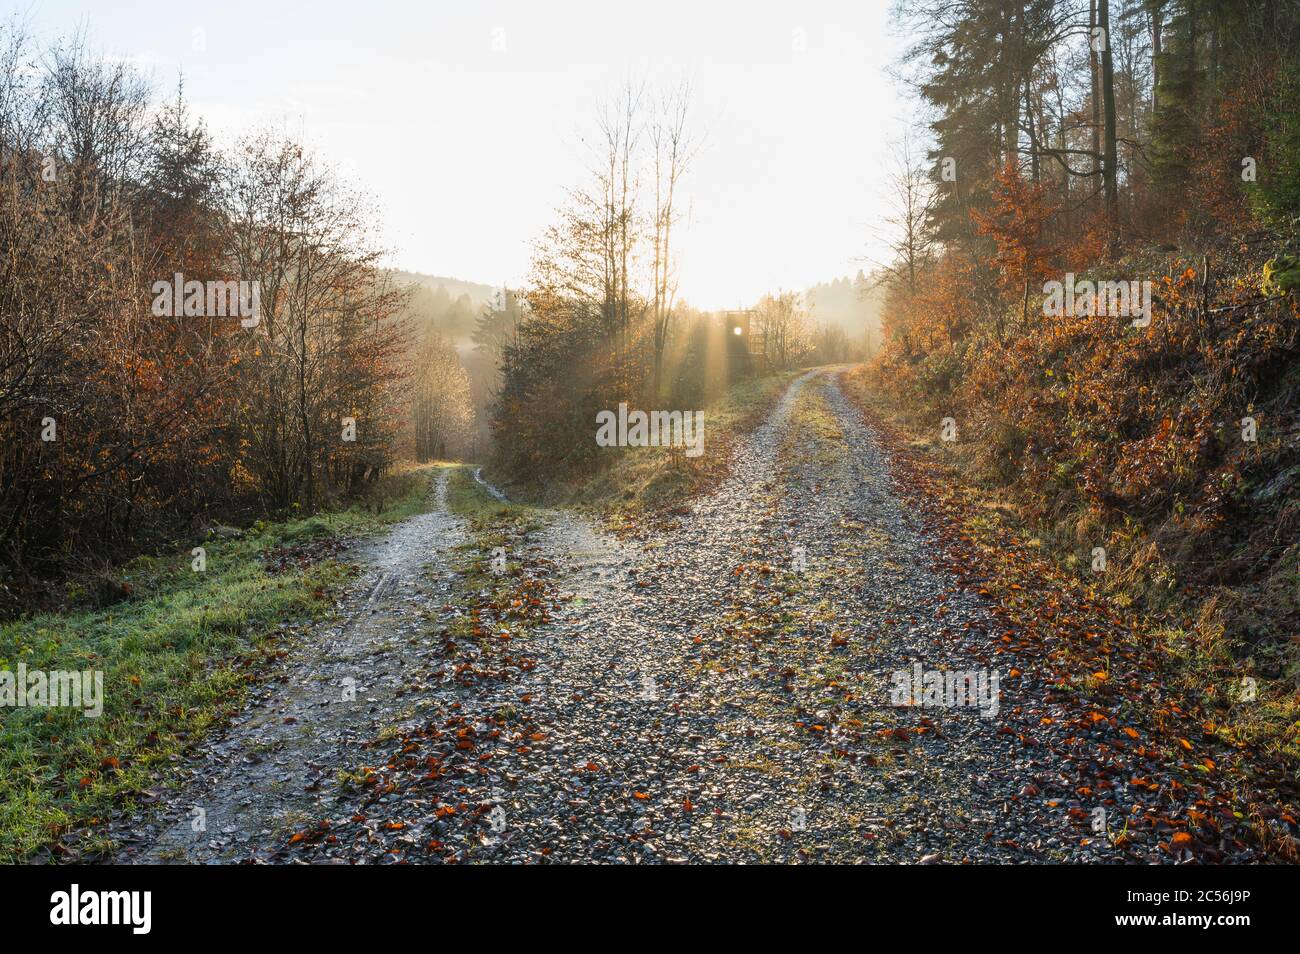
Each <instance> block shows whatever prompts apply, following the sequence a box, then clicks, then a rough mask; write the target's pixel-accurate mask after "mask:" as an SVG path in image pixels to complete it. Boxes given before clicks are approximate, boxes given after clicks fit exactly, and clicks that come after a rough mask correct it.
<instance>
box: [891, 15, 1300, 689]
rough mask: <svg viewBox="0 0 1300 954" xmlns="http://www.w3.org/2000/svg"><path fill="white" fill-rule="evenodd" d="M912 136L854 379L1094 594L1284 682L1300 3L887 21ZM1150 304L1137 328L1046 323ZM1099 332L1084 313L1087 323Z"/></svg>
mask: <svg viewBox="0 0 1300 954" xmlns="http://www.w3.org/2000/svg"><path fill="white" fill-rule="evenodd" d="M895 16H896V18H897V20H898V22H899V24H900V26H901V27H903V28H904V29H906V30H908V31H910V32H912V33H913V35H914V36H915V37H916V38H917V39H916V43H915V46H914V47H913V48H912V49H911V50H910V51H909V55H908V57H907V65H906V66H905V67H903V69H904V71H905V75H906V78H907V80H908V81H909V82H910V83H911V84H913V87H914V90H915V92H916V93H917V95H918V97H919V99H920V101H921V102H922V103H923V104H924V105H925V107H926V108H927V109H928V111H929V113H928V117H927V119H928V125H926V126H925V127H924V128H921V129H918V130H917V131H916V132H915V134H914V135H913V136H911V137H909V138H908V139H907V140H905V141H904V142H902V143H900V144H899V148H898V159H897V164H896V168H895V170H894V172H893V174H892V176H891V185H892V190H893V193H894V205H895V210H896V216H895V224H896V226H897V228H896V229H895V231H894V233H893V249H894V253H895V258H894V261H893V262H892V263H891V267H890V269H889V278H888V292H889V301H888V307H887V309H886V313H885V315H886V317H885V336H886V337H885V346H884V348H883V350H882V351H881V352H880V353H879V355H878V356H877V357H876V358H875V360H874V362H873V363H872V365H871V368H870V379H871V381H872V383H873V384H874V385H875V386H876V387H877V388H878V389H879V390H881V391H883V392H885V393H887V394H889V395H891V396H892V400H893V402H894V403H895V405H896V406H897V407H898V408H900V409H902V410H903V411H904V412H905V413H906V414H907V416H908V417H909V418H911V419H912V420H913V421H914V422H916V423H918V425H921V426H925V427H926V428H927V429H928V428H930V427H933V428H934V430H935V433H938V429H939V427H940V422H941V420H942V419H944V418H950V419H951V420H952V422H953V424H954V426H955V428H956V432H955V433H956V436H957V441H956V442H955V443H954V444H953V446H954V447H955V448H956V449H957V450H958V452H960V453H962V454H964V455H965V456H966V458H967V459H968V461H969V463H971V464H972V466H973V467H974V469H975V472H976V473H977V474H978V475H979V476H980V477H981V478H982V479H983V480H985V481H986V482H987V483H988V484H989V485H990V486H993V487H997V488H1001V489H1004V490H1005V491H1007V492H1009V494H1010V499H1012V500H1014V501H1017V502H1018V503H1019V504H1020V505H1021V508H1022V510H1023V512H1024V513H1026V514H1027V515H1028V516H1029V517H1030V519H1031V520H1032V521H1033V522H1034V523H1036V524H1037V525H1038V526H1039V527H1041V528H1042V529H1043V532H1045V533H1046V534H1047V538H1048V539H1050V540H1051V541H1052V542H1053V543H1055V544H1058V545H1059V547H1060V549H1061V550H1063V551H1065V552H1067V553H1068V552H1074V553H1075V554H1076V556H1075V557H1074V558H1073V559H1074V562H1075V564H1076V566H1077V567H1078V568H1079V569H1080V571H1081V572H1087V570H1088V565H1089V562H1090V560H1091V557H1090V556H1089V555H1090V553H1091V552H1092V551H1093V549H1094V548H1097V547H1101V548H1104V549H1105V550H1106V552H1107V562H1108V570H1107V573H1106V575H1105V577H1104V578H1103V579H1104V582H1105V583H1106V585H1108V586H1112V587H1114V588H1116V589H1117V590H1125V591H1127V592H1134V591H1136V592H1138V593H1140V594H1141V595H1142V597H1143V598H1144V600H1145V601H1146V604H1147V605H1148V606H1149V607H1150V608H1152V609H1155V610H1160V609H1162V608H1172V607H1175V606H1177V607H1182V608H1187V607H1191V609H1192V612H1193V613H1196V614H1199V619H1200V622H1201V632H1202V635H1204V636H1206V638H1207V639H1209V640H1211V641H1213V640H1214V639H1218V638H1220V637H1223V636H1226V637H1227V640H1226V641H1227V645H1228V646H1230V648H1231V652H1232V653H1234V654H1236V655H1237V656H1238V658H1246V657H1249V658H1250V659H1251V661H1252V663H1253V665H1255V666H1256V669H1255V671H1256V672H1259V673H1263V674H1265V675H1268V676H1287V677H1295V676H1297V675H1300V665H1298V664H1297V657H1296V654H1295V652H1294V646H1293V644H1292V642H1291V635H1292V634H1293V633H1294V632H1295V631H1296V625H1297V624H1298V623H1300V612H1298V606H1300V573H1298V566H1297V529H1300V506H1297V484H1298V483H1300V451H1298V449H1297V434H1298V433H1300V420H1297V411H1296V409H1297V393H1298V390H1300V370H1298V369H1297V361H1296V358H1297V337H1298V334H1300V320H1298V318H1300V313H1298V312H1297V304H1296V297H1295V291H1296V288H1297V286H1300V272H1298V271H1297V262H1298V261H1300V260H1298V259H1297V255H1298V253H1300V234H1298V232H1300V52H1298V51H1300V5H1297V4H1296V3H1295V2H1292V0H1261V2H1250V3H1245V2H1239V0H1068V2H1062V0H1032V2H1027V3H1022V2H1009V0H960V2H958V0H903V2H901V3H899V4H897V7H896V10H895ZM1067 273H1069V274H1072V275H1074V276H1077V279H1079V280H1084V279H1087V280H1092V281H1110V280H1121V281H1151V282H1152V286H1151V287H1152V299H1153V301H1152V316H1151V321H1150V323H1149V325H1147V326H1135V324H1134V323H1133V321H1132V320H1131V319H1130V317H1128V316H1118V315H1115V314H1110V313H1101V314H1091V313H1082V312H1084V311H1088V312H1090V311H1092V310H1094V309H1091V308H1088V309H1079V313H1075V314H1066V315H1056V316H1052V317H1048V316H1047V315H1046V314H1045V310H1044V307H1043V306H1044V300H1045V298H1046V292H1047V289H1048V286H1047V283H1048V282H1051V281H1057V282H1064V281H1065V280H1066V277H1067ZM1096 310H1098V311H1104V309H1096Z"/></svg>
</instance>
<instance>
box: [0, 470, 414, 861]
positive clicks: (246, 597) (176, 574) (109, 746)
mask: <svg viewBox="0 0 1300 954" xmlns="http://www.w3.org/2000/svg"><path fill="white" fill-rule="evenodd" d="M429 476H430V471H428V470H427V469H424V470H410V471H406V472H403V473H399V474H397V475H395V476H394V477H391V478H388V479H387V480H385V481H383V482H381V484H380V485H379V486H378V487H377V488H375V489H374V490H373V491H372V492H371V493H370V494H368V495H367V497H366V499H365V500H363V501H361V502H359V503H358V504H356V505H354V506H353V507H351V508H350V509H348V510H344V511H338V512H333V513H323V514H317V515H313V516H311V517H306V518H303V519H297V520H289V521H286V522H282V523H267V522H259V523H257V524H255V525H254V526H253V527H252V528H250V529H249V530H248V531H247V532H246V533H245V535H244V536H243V537H242V538H241V539H231V540H218V539H213V540H208V541H206V542H204V543H203V544H202V545H203V546H204V548H205V549H206V551H207V554H206V556H207V569H206V571H205V572H201V573H200V572H195V571H194V570H193V569H192V568H191V559H192V558H191V556H190V551H189V549H185V550H181V551H179V552H176V553H172V554H165V555H157V556H150V557H142V558H139V559H136V560H134V561H132V562H131V563H130V564H128V565H126V566H125V567H123V568H121V571H120V575H121V578H122V579H123V580H125V581H126V582H127V583H129V584H131V586H132V587H133V595H132V597H131V598H130V599H129V600H127V601H125V602H123V603H119V604H117V605H114V606H111V607H108V608H105V609H97V610H83V611H74V612H70V613H65V614H57V615H56V614H46V615H41V616H35V617H32V618H29V619H23V620H18V621H15V622H10V623H6V624H4V625H3V626H0V669H9V670H14V669H16V668H17V665H18V664H19V663H24V664H26V666H27V669H28V671H29V672H30V671H33V670H51V669H58V670H72V671H79V670H97V671H100V672H102V673H103V713H102V715H101V716H100V717H98V718H88V717H87V716H85V715H84V714H83V712H82V711H81V710H80V709H67V708H7V707H6V708H2V709H0V861H3V862H14V861H20V860H23V859H27V858H30V857H31V856H33V855H34V854H36V853H38V852H40V851H41V850H42V849H44V848H47V847H53V846H56V845H57V844H58V843H59V841H60V839H62V837H63V836H64V834H65V833H66V832H69V831H76V832H77V833H78V835H79V837H81V836H84V838H83V840H82V841H81V846H82V847H84V848H85V849H86V850H89V851H92V852H93V851H95V850H97V849H99V848H102V847H104V846H103V845H102V844H101V843H100V842H99V840H98V839H96V837H95V835H94V824H95V822H96V820H99V819H103V818H105V817H106V816H107V815H108V814H109V813H110V812H111V811H112V809H113V808H114V807H115V806H119V805H125V806H127V807H129V806H130V805H131V804H132V802H133V801H134V797H135V796H136V795H138V794H139V793H140V792H141V791H142V790H144V789H146V788H150V787H151V786H153V785H156V784H158V783H159V781H162V782H167V781H168V780H169V779H168V775H169V771H168V770H169V767H170V766H169V763H170V761H171V760H172V758H173V757H174V756H176V755H177V754H178V753H181V752H183V751H184V750H185V749H186V748H188V747H189V746H190V745H192V744H193V743H194V742H196V741H197V740H198V739H199V738H200V737H201V736H202V735H203V733H204V732H205V731H207V730H208V729H210V728H211V727H212V726H214V725H216V724H219V723H221V722H222V721H224V720H225V719H226V718H227V717H228V716H229V715H231V714H232V713H233V712H235V711H236V710H237V709H238V708H239V706H240V704H241V702H242V701H243V699H244V695H245V692H246V690H247V688H248V686H249V684H250V683H251V682H252V681H254V680H255V678H256V674H257V672H258V670H259V669H262V668H263V666H262V665H260V664H262V663H265V662H267V661H268V660H269V658H270V654H272V653H274V652H275V651H276V649H277V642H278V641H277V636H276V633H277V630H279V629H280V627H281V626H282V625H283V624H284V623H287V622H291V621H295V620H302V619H306V618H310V617H314V616H315V615H316V614H318V613H320V612H322V611H323V610H325V609H326V608H327V607H328V605H329V598H330V591H331V589H332V588H333V587H334V586H336V585H337V584H339V583H340V582H342V581H343V580H344V579H345V578H346V577H347V576H348V573H349V571H348V570H347V568H345V567H344V566H342V565H341V564H339V563H337V562H336V561H333V560H328V559H326V560H322V561H320V562H315V563H313V564H312V565H310V566H308V567H307V568H306V569H305V570H300V569H290V570H288V571H286V572H284V573H281V574H279V575H270V574H268V573H267V572H266V570H265V568H264V566H263V563H262V561H261V560H260V559H259V555H260V554H261V553H262V552H263V551H266V550H272V549H275V548H278V547H286V546H297V545H301V544H304V543H309V542H310V541H312V540H319V539H323V538H327V537H331V536H336V535H343V534H359V533H365V532H370V531H373V530H375V529H378V528H379V527H381V526H383V525H385V524H388V523H391V522H393V521H396V520H401V519H404V518H406V517H408V516H411V515H413V514H415V513H418V512H420V511H421V510H422V509H423V508H424V507H425V506H426V500H427V497H428V487H429ZM196 543H197V541H196Z"/></svg>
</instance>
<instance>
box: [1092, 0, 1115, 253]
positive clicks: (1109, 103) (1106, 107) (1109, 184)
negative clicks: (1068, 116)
mask: <svg viewBox="0 0 1300 954" xmlns="http://www.w3.org/2000/svg"><path fill="white" fill-rule="evenodd" d="M1097 26H1098V27H1099V28H1100V29H1101V32H1102V36H1103V37H1104V39H1105V42H1104V44H1103V45H1102V48H1101V97H1102V111H1103V113H1104V118H1105V123H1104V126H1103V136H1104V139H1105V143H1104V156H1103V162H1102V176H1103V186H1104V188H1105V192H1106V219H1107V221H1108V223H1109V224H1110V229H1111V242H1112V243H1114V242H1115V241H1116V240H1117V238H1118V234H1117V230H1118V228H1119V181H1118V176H1117V173H1118V169H1117V165H1118V157H1117V150H1116V147H1115V138H1116V133H1115V70H1114V63H1113V61H1112V58H1111V38H1110V0H1097Z"/></svg>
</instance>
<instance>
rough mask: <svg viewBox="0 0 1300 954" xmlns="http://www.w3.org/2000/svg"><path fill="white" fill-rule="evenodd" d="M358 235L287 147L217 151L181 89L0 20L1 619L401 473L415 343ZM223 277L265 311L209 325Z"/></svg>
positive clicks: (334, 185)
mask: <svg viewBox="0 0 1300 954" xmlns="http://www.w3.org/2000/svg"><path fill="white" fill-rule="evenodd" d="M373 221H374V215H373V209H372V208H371V207H370V204H369V203H368V201H367V200H366V199H365V197H364V196H362V195H360V194H358V193H357V192H356V191H355V190H354V189H352V188H351V187H350V186H349V185H348V184H346V183H344V182H342V181H341V180H339V178H338V177H337V176H335V175H334V174H333V173H332V172H331V171H330V170H329V169H328V168H326V167H325V166H323V165H322V164H321V163H320V162H319V161H318V160H317V159H316V158H314V157H313V156H312V155H311V154H310V152H309V151H308V150H306V149H305V148H304V147H303V145H302V144H301V143H300V142H297V141H295V139H293V138H292V137H290V136H287V135H285V134H283V133H282V132H279V131H276V130H266V131H263V132H258V133H254V134H251V135H248V136H246V137H244V138H242V139H240V140H239V141H237V142H217V141H214V139H213V137H212V136H211V135H210V134H209V132H208V131H207V130H206V128H205V127H204V125H203V124H202V122H200V121H198V120H196V119H195V118H194V117H193V116H192V115H191V114H190V111H189V109H188V107H187V105H186V102H185V99H184V95H183V89H182V88H180V87H178V88H177V90H176V91H175V93H174V94H173V95H172V96H170V97H167V98H163V99H162V100H161V101H159V100H158V99H157V98H156V97H155V93H154V91H153V90H151V89H150V88H149V86H148V85H147V84H146V83H145V82H144V81H143V80H142V79H141V77H140V76H139V75H138V74H137V73H136V72H135V71H134V70H133V68H132V67H130V66H129V65H126V64H123V63H120V62H114V61H110V60H106V59H104V58H102V57H100V56H98V55H96V54H95V53H93V52H92V51H91V50H90V48H89V47H88V45H87V43H86V40H85V39H84V38H83V37H81V36H79V35H77V36H73V37H71V38H70V39H66V40H63V41H59V42H57V43H55V44H53V45H52V46H50V47H49V48H38V47H37V46H36V45H35V44H34V43H33V42H32V40H31V39H30V38H29V37H28V36H27V35H26V34H25V33H24V30H23V27H22V24H21V23H20V21H18V20H17V19H14V20H11V21H9V22H8V23H5V24H3V25H0V578H3V592H0V608H3V609H5V610H6V611H12V610H15V609H17V608H21V607H22V606H24V605H31V604H33V603H36V604H39V603H40V602H41V601H42V600H43V599H44V598H46V597H51V596H52V595H53V593H54V589H55V584H56V583H57V582H58V581H60V580H62V579H65V578H66V577H67V576H69V575H71V574H77V575H80V576H82V577H85V578H89V579H92V580H93V579H97V578H98V580H99V584H100V585H99V592H97V593H96V598H98V599H100V600H103V601H108V602H112V601H114V600H116V599H121V598H124V597H125V596H128V595H129V587H127V586H126V585H125V584H122V583H120V582H119V581H118V580H117V579H116V578H115V577H113V576H112V574H111V573H108V572H107V571H106V569H105V568H107V567H108V566H110V565H111V564H112V562H113V561H116V560H120V559H122V558H123V557H125V556H128V555H130V554H132V553H134V552H137V551H139V550H140V549H142V548H147V547H150V546H156V545H162V544H165V543H167V542H168V541H171V540H174V539H177V538H180V539H186V538H187V537H188V538H190V539H193V538H195V536H196V535H198V536H199V537H201V536H202V532H203V531H204V530H205V528H209V527H211V526H212V525H213V524H214V523H216V522H218V521H226V520H229V521H234V522H247V521H248V520H250V519H252V518H253V517H256V516H261V515H273V514H283V513H288V512H292V511H299V510H301V511H304V512H312V511H314V510H316V509H319V508H321V507H324V506H329V505H330V504H331V503H332V502H333V501H335V500H337V499H339V498H341V497H343V496H346V495H349V494H354V493H356V492H358V490H359V489H360V488H361V487H363V486H365V485H367V484H369V483H371V482H373V481H374V480H375V479H377V477H378V476H379V475H380V474H381V473H383V472H384V471H385V470H386V469H387V468H388V467H389V466H390V465H391V464H392V463H393V462H394V460H396V459H397V458H398V456H399V455H400V454H401V453H402V448H403V446H404V445H405V444H409V443H410V442H411V441H412V440H413V435H412V433H411V428H410V419H411V415H410V414H409V413H408V408H409V402H410V394H409V391H408V386H409V382H408V380H407V374H406V369H405V365H406V361H407V355H408V350H409V347H410V342H409V341H408V338H407V335H406V334H405V331H404V328H403V325H402V322H401V320H400V311H401V308H402V306H403V300H404V295H403V293H402V292H401V291H400V290H399V289H398V288H397V287H396V286H395V284H394V283H393V282H392V281H391V280H390V278H389V277H388V276H387V275H386V274H385V272H384V271H383V270H382V269H381V268H380V267H379V264H378V263H379V255H380V252H379V249H378V248H377V247H376V246H375V244H374V240H373ZM177 275H180V276H183V281H184V282H185V283H186V284H185V285H184V287H185V289H186V294H185V296H184V303H183V307H182V303H181V302H180V301H178V302H177V303H176V306H175V310H173V311H171V312H170V313H167V308H166V306H164V307H163V309H162V312H163V313H161V314H160V309H159V299H158V297H157V290H156V288H155V287H154V286H155V283H156V282H160V281H161V282H164V283H166V284H170V283H171V282H172V281H173V280H174V277H175V276H177ZM227 281H236V282H245V283H248V285H249V287H250V288H251V287H252V283H253V282H256V283H257V287H258V288H260V303H259V314H257V315H255V316H254V317H252V318H248V319H241V317H238V316H233V315H231V314H227V313H226V311H224V310H217V311H215V312H214V310H213V308H212V303H213V297H212V292H211V290H210V287H211V285H210V283H216V282H227ZM193 282H197V283H200V286H197V287H198V288H199V292H198V294H197V295H196V296H195V297H194V298H193V299H191V296H190V294H189V291H188V289H189V287H190V284H189V283H193ZM204 288H208V289H209V290H208V291H207V295H206V298H205V295H204V294H203V289H204ZM218 301H219V299H218Z"/></svg>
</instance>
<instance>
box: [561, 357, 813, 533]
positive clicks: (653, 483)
mask: <svg viewBox="0 0 1300 954" xmlns="http://www.w3.org/2000/svg"><path fill="white" fill-rule="evenodd" d="M799 373H800V372H797V371H787V372H783V373H780V374H774V375H769V376H768V377H764V378H756V379H753V380H749V381H742V382H740V383H739V384H736V385H735V386H734V387H732V388H731V389H730V390H728V391H727V393H726V394H724V395H723V396H722V397H720V398H719V399H718V400H716V401H714V402H712V403H710V404H709V405H708V406H706V407H704V408H703V411H704V452H703V453H702V454H701V455H700V456H699V457H694V458H691V457H686V456H685V455H684V454H683V453H682V452H681V451H680V449H670V448H666V447H626V448H618V449H615V448H610V449H609V450H608V453H610V454H611V455H616V457H615V459H614V460H613V462H612V463H611V464H610V466H608V467H606V468H605V469H603V470H601V471H600V472H599V473H597V474H594V475H592V476H591V477H589V478H587V479H585V480H581V481H578V482H575V483H571V484H567V485H558V484H557V485H555V486H553V487H551V488H548V490H547V492H546V494H545V495H544V498H543V502H545V503H548V504H554V505H561V506H578V507H589V508H593V509H598V510H601V511H603V512H604V513H605V515H606V516H607V518H608V519H609V520H610V522H611V523H612V524H614V525H615V526H618V525H626V524H628V523H630V522H632V521H634V520H636V519H637V518H638V517H639V516H640V515H641V514H644V513H649V512H654V511H661V510H665V509H667V508H671V507H673V506H675V505H677V504H680V503H681V502H682V501H683V500H684V499H685V498H686V497H689V496H691V495H694V494H698V493H701V492H703V491H705V490H707V489H709V488H710V487H713V486H715V485H716V484H717V483H718V482H720V481H721V480H722V479H724V478H725V477H726V474H727V461H728V458H729V454H730V449H731V443H732V441H733V440H734V439H735V438H736V437H737V436H738V435H739V434H741V433H744V432H745V431H748V430H751V429H752V428H753V427H755V426H756V425H758V424H759V423H760V422H761V421H762V420H763V418H764V417H765V416H766V415H767V414H768V413H769V412H770V411H771V409H772V407H773V406H774V405H775V404H776V401H777V399H778V398H780V396H781V395H782V394H783V393H784V392H785V389H786V388H787V387H788V386H789V384H790V382H791V381H792V380H793V379H794V378H795V377H797V376H798V374H799Z"/></svg>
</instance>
